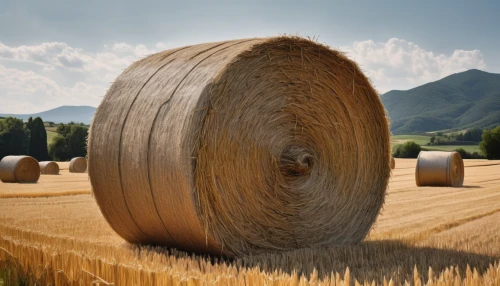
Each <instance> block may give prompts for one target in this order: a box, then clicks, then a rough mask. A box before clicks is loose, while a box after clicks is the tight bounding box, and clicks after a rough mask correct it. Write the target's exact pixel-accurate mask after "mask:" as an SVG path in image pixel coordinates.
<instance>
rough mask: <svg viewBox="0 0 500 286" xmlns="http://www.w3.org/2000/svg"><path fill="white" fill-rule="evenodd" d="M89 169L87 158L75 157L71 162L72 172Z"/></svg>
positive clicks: (70, 170)
mask: <svg viewBox="0 0 500 286" xmlns="http://www.w3.org/2000/svg"><path fill="white" fill-rule="evenodd" d="M85 171H87V159H85V158H83V157H75V158H73V159H71V161H70V162H69V172H70V173H85Z"/></svg>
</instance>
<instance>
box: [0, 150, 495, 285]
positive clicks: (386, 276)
mask: <svg viewBox="0 0 500 286" xmlns="http://www.w3.org/2000/svg"><path fill="white" fill-rule="evenodd" d="M415 164H416V161H415V160H414V159H396V169H395V170H393V174H392V177H391V180H390V184H389V188H388V194H387V197H386V203H385V206H384V209H383V210H382V213H381V214H380V215H379V217H378V219H377V221H376V224H375V226H374V227H373V229H372V231H371V232H370V234H369V236H368V237H367V239H366V241H365V242H364V243H362V244H360V245H356V246H343V247H342V246H339V247H329V248H321V249H303V250H297V251H292V252H284V253H273V254H265V255H258V256H248V257H241V258H238V259H234V260H231V259H225V258H222V257H208V256H197V255H192V254H187V253H184V252H178V251H175V250H168V249H166V248H163V247H152V246H133V245H130V244H128V243H126V242H125V241H124V240H123V239H122V238H120V237H119V236H118V235H116V234H115V233H114V232H113V230H112V229H111V228H110V227H109V225H108V224H107V223H106V221H105V220H104V218H103V216H102V215H101V213H100V211H99V209H98V207H97V205H96V203H95V200H94V198H93V197H92V195H91V191H90V182H89V180H88V177H87V174H70V173H69V172H68V170H67V166H66V165H65V164H64V163H63V164H61V169H62V170H61V174H60V175H57V176H41V178H40V181H39V182H38V183H37V184H2V183H0V279H1V278H3V279H4V280H5V281H7V280H8V281H18V282H19V281H22V282H25V283H27V284H28V285H31V284H33V283H34V282H35V281H37V282H39V283H40V284H42V285H43V284H45V283H56V284H58V285H59V284H75V285H88V284H89V283H92V282H96V283H100V284H110V283H113V284H114V285H126V284H136V285H139V284H140V285H176V284H179V283H180V284H185V285H227V284H237V285H256V284H259V285H262V284H267V285H309V284H314V285H318V284H322V283H323V284H324V285H344V284H355V283H356V282H360V283H361V284H370V285H371V284H372V283H376V284H384V282H385V283H387V284H390V283H393V284H396V285H397V284H404V283H405V281H406V282H408V283H411V284H419V283H422V284H426V283H428V282H433V283H435V284H438V285H439V284H443V285H456V284H455V283H459V284H465V285H475V284H476V283H479V284H489V285H500V266H499V264H498V263H499V261H500V161H486V160H465V166H466V168H465V182H464V187H462V188H445V187H421V188H417V187H416V186H415V179H414V170H415ZM311 235H314V234H311ZM16 279H17V280H16ZM391 280H392V281H391ZM4 283H6V282H4ZM0 284H1V282H0Z"/></svg>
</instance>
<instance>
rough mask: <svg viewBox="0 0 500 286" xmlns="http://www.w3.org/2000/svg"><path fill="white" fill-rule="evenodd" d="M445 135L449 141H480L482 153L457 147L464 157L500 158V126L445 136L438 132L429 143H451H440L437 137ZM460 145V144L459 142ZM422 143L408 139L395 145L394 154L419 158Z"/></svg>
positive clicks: (401, 156)
mask: <svg viewBox="0 0 500 286" xmlns="http://www.w3.org/2000/svg"><path fill="white" fill-rule="evenodd" d="M439 137H444V138H446V139H449V140H450V141H448V142H460V141H468V142H476V144H477V142H479V149H480V150H481V154H480V153H478V152H473V153H470V152H467V151H465V150H464V149H463V148H459V149H456V150H454V151H457V152H458V153H460V155H461V156H462V158H464V159H484V158H486V159H488V160H498V159H500V126H498V127H496V128H493V129H486V130H481V129H478V128H473V129H470V130H467V131H466V132H465V133H455V134H451V135H449V136H446V137H445V136H444V135H442V134H436V136H432V137H431V138H430V144H429V143H428V144H427V145H449V144H439V143H438V142H442V141H436V140H437V139H436V138H439ZM457 145H458V144H457ZM425 150H426V149H425V148H422V147H421V146H420V145H418V144H417V143H415V142H413V141H407V142H405V143H404V144H401V145H397V146H395V149H394V152H393V153H392V156H393V157H395V158H417V157H418V154H419V153H420V151H425Z"/></svg>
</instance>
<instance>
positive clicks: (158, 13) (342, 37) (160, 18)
mask: <svg viewBox="0 0 500 286" xmlns="http://www.w3.org/2000/svg"><path fill="white" fill-rule="evenodd" d="M498 15H500V1H477V3H474V2H472V1H467V2H466V1H309V2H307V1H252V2H250V1H184V2H180V1H137V0H136V1H106V0H101V1H93V0H90V1H62V0H61V1H54V0H46V1H38V0H36V1H35V0H33V1H21V0H0V102H1V104H0V112H4V113H7V112H9V113H14V112H15V113H30V112H37V111H43V110H46V109H49V108H52V107H57V106H59V105H64V104H71V105H83V104H84V105H93V106H96V105H98V104H99V101H100V99H101V98H102V96H103V95H104V94H105V92H106V89H107V88H108V87H109V84H110V83H111V82H112V81H113V80H114V78H116V76H118V75H119V73H120V72H121V71H122V70H123V69H124V68H125V67H126V66H128V65H129V64H130V63H131V62H133V61H134V60H136V59H138V58H140V57H144V56H146V55H148V54H150V53H153V52H157V51H160V50H164V49H168V48H173V47H176V46H182V45H186V44H195V43H202V42H208V41H218V40H227V39H235V38H246V37H264V36H273V35H280V34H294V35H295V34H298V35H301V36H319V41H320V42H323V43H326V44H328V45H329V46H331V47H332V48H336V49H340V50H342V51H345V52H347V55H348V56H349V57H351V58H352V59H354V60H355V61H357V62H358V63H359V64H360V65H361V67H362V69H363V70H364V71H365V73H366V74H367V75H368V76H369V77H370V79H371V80H372V82H373V84H374V85H375V87H376V88H377V89H378V90H379V92H381V93H383V92H386V91H389V90H391V89H409V88H412V87H415V86H418V85H420V84H423V83H426V82H428V81H434V80H437V79H439V78H441V77H444V76H447V75H449V74H452V73H455V72H460V71H463V70H467V69H470V68H478V69H482V70H486V71H489V72H495V73H500V49H499V47H500V36H499V35H500V32H499V30H500V20H499V16H498Z"/></svg>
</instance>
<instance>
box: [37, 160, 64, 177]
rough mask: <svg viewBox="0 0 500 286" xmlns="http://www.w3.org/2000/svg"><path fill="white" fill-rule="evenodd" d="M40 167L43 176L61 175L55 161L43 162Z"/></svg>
mask: <svg viewBox="0 0 500 286" xmlns="http://www.w3.org/2000/svg"><path fill="white" fill-rule="evenodd" d="M38 164H39V165H40V173H41V174H42V175H59V165H58V164H57V163H56V162H54V161H42V162H39V163H38Z"/></svg>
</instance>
